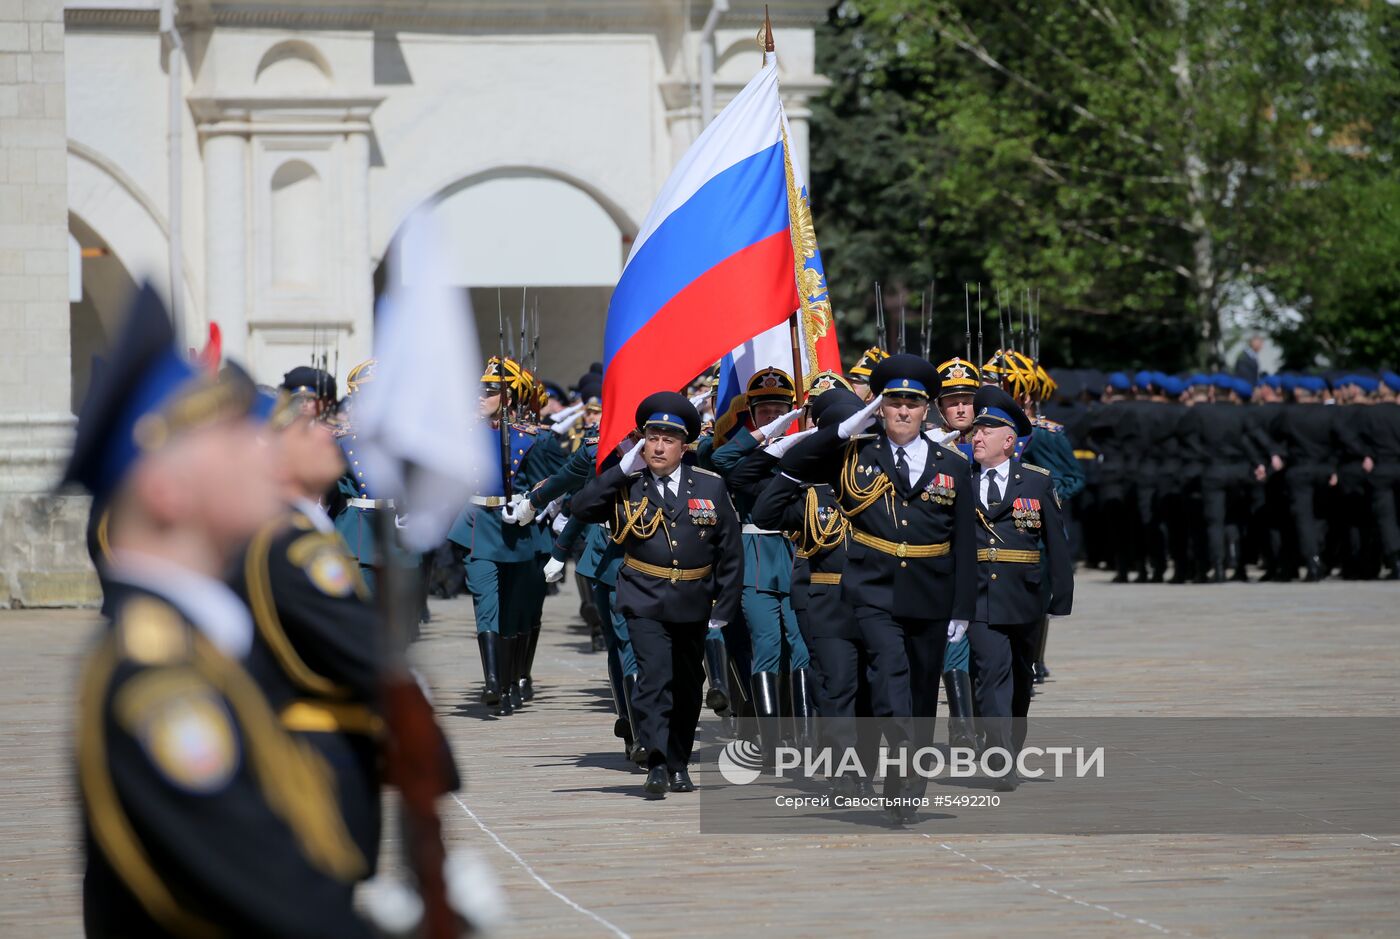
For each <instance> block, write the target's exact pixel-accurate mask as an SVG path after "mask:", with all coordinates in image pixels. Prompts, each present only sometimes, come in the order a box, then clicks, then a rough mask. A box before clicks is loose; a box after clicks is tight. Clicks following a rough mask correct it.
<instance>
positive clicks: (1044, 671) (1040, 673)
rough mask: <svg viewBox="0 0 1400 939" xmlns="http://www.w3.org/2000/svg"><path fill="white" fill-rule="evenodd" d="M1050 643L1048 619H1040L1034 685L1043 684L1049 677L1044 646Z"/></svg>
mask: <svg viewBox="0 0 1400 939" xmlns="http://www.w3.org/2000/svg"><path fill="white" fill-rule="evenodd" d="M1049 641H1050V617H1048V616H1041V617H1040V649H1039V650H1038V651H1037V652H1036V656H1035V683H1036V684H1037V685H1043V684H1045V679H1047V678H1049V677H1050V669H1048V668H1046V667H1045V644H1046V643H1047V642H1049Z"/></svg>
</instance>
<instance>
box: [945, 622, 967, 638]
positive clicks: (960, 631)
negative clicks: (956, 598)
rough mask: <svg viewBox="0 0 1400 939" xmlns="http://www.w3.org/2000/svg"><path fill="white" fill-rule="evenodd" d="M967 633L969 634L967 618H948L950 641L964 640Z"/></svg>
mask: <svg viewBox="0 0 1400 939" xmlns="http://www.w3.org/2000/svg"><path fill="white" fill-rule="evenodd" d="M965 635H967V620H965V619H950V620H948V641H949V642H959V641H961V640H962V637H963V636H965Z"/></svg>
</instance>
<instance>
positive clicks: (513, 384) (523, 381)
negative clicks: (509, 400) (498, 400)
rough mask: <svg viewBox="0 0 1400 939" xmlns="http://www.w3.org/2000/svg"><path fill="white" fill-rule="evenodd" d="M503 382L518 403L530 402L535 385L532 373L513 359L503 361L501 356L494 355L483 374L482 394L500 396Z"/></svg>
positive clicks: (487, 362) (488, 361)
mask: <svg viewBox="0 0 1400 939" xmlns="http://www.w3.org/2000/svg"><path fill="white" fill-rule="evenodd" d="M503 381H504V384H505V387H506V389H507V390H509V391H510V392H511V395H512V396H513V397H514V399H515V400H516V401H528V400H530V398H529V395H530V392H531V391H532V389H533V388H534V384H535V381H534V378H532V377H531V375H530V373H529V372H527V371H525V369H523V368H521V367H520V363H519V362H517V361H515V360H514V359H512V358H505V359H502V358H501V357H500V356H499V355H493V356H491V358H489V359H487V360H486V368H485V370H484V371H483V372H482V374H481V391H482V394H483V395H496V394H500V393H501V385H502V382H503Z"/></svg>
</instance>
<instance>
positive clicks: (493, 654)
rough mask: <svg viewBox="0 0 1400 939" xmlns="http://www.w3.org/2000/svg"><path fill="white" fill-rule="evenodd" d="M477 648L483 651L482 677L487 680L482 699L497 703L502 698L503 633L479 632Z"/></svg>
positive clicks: (489, 702) (488, 702) (486, 702)
mask: <svg viewBox="0 0 1400 939" xmlns="http://www.w3.org/2000/svg"><path fill="white" fill-rule="evenodd" d="M476 648H477V651H478V652H480V653H481V677H482V679H483V681H484V682H485V685H484V687H483V688H482V689H481V700H482V702H483V703H485V704H496V703H498V702H499V701H500V700H501V666H500V660H501V634H500V633H477V634H476Z"/></svg>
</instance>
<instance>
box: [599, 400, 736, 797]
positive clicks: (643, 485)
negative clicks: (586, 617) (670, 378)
mask: <svg viewBox="0 0 1400 939" xmlns="http://www.w3.org/2000/svg"><path fill="white" fill-rule="evenodd" d="M664 394H666V395H668V397H667V398H666V399H665V400H664V402H663V403H662V404H660V405H655V404H651V403H649V402H651V401H652V399H651V398H649V399H647V401H644V402H643V403H642V404H643V407H642V408H641V409H639V411H638V423H639V425H647V424H652V423H659V420H652V417H654V416H655V414H654V413H653V412H655V413H656V414H659V413H661V412H662V409H663V406H664V408H665V412H666V413H667V415H668V416H669V415H676V414H680V415H681V416H682V417H684V418H686V419H687V420H686V422H685V423H686V427H687V432H688V435H689V439H692V440H693V439H694V437H695V434H696V432H698V429H699V423H700V419H699V415H698V414H695V409H694V407H693V406H690V404H689V402H688V401H686V399H685V398H684V397H683V396H680V395H672V394H671V393H664ZM652 397H653V398H657V397H659V396H658V395H654V396H652ZM687 409H688V411H687ZM643 411H647V413H646V414H643V413H642V412H643ZM692 417H693V426H691V421H690V420H689V418H692ZM671 478H672V479H673V480H674V485H675V487H676V491H675V493H674V494H671V492H670V491H669V486H668V487H666V491H665V492H664V493H663V487H662V485H661V481H659V480H658V479H657V478H656V477H655V476H653V474H652V473H651V471H650V470H649V469H645V470H643V471H641V472H639V473H633V474H631V475H628V474H627V473H625V472H624V471H623V469H622V467H621V466H620V465H617V466H613V467H611V468H609V469H607V470H604V471H603V472H602V473H601V474H600V475H599V476H598V477H597V478H596V479H594V480H593V481H592V482H590V483H589V484H587V485H586V486H584V487H583V489H581V490H580V491H579V492H578V493H576V494H575V495H574V498H573V502H572V504H571V510H572V513H573V515H574V516H575V517H576V518H578V519H579V520H580V521H583V522H607V523H610V524H611V526H612V532H613V536H614V537H615V538H616V539H618V540H619V543H620V544H621V546H622V548H623V551H624V552H625V557H624V561H623V566H622V567H621V569H619V571H618V575H617V587H616V594H615V600H614V603H615V604H616V606H617V609H618V610H619V611H620V612H621V613H622V615H623V616H625V617H626V618H627V625H628V631H629V633H630V635H631V639H632V647H633V650H634V651H635V652H636V655H637V662H638V664H639V666H640V667H641V680H640V683H639V685H638V688H637V695H636V700H635V704H636V710H637V719H638V724H639V727H638V734H639V736H640V739H641V741H642V743H643V744H644V745H645V746H646V747H647V748H648V751H649V752H648V755H647V765H648V767H649V768H651V769H655V768H657V767H663V768H665V769H666V771H667V772H669V774H670V776H671V788H672V791H686V789H684V788H677V786H678V780H677V778H676V777H677V775H678V774H684V773H685V770H686V766H687V765H688V764H689V762H690V755H691V751H692V749H693V748H694V744H695V727H696V723H697V721H698V720H699V718H700V706H701V691H702V688H703V685H704V675H705V673H704V664H703V663H704V644H705V635H706V627H707V625H708V624H709V623H710V622H712V621H717V622H726V623H727V622H730V621H731V620H733V619H734V617H736V616H738V615H739V602H740V595H741V592H742V590H743V562H744V559H743V550H742V544H741V542H740V539H739V517H738V515H737V513H736V512H735V510H734V505H733V503H732V502H730V499H729V493H728V491H727V490H726V488H725V485H724V481H723V480H722V479H720V478H719V476H717V475H716V474H714V473H712V472H710V471H709V470H703V469H700V468H699V467H695V466H688V465H686V464H684V463H682V464H681V465H680V466H678V467H677V468H676V470H675V471H674V474H673V476H672V477H671ZM651 783H652V779H651V774H649V775H648V786H649V788H648V792H652V793H653V794H655V790H654V789H652V788H650V786H651ZM683 785H684V786H686V787H688V786H689V780H688V777H686V779H685V781H684V783H683Z"/></svg>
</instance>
